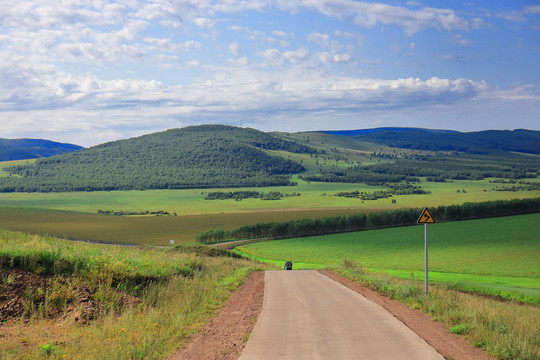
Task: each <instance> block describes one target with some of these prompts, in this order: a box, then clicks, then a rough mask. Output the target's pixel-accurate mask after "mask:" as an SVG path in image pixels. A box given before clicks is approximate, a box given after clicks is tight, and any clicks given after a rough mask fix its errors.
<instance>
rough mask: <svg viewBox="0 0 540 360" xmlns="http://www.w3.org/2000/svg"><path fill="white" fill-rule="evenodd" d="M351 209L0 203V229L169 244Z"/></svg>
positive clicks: (337, 213)
mask: <svg viewBox="0 0 540 360" xmlns="http://www.w3.org/2000/svg"><path fill="white" fill-rule="evenodd" d="M354 212H355V211H353V210H348V209H336V210H332V209H331V210H324V209H320V210H317V209H315V210H299V211H285V212H261V211H259V212H251V213H241V214H239V213H223V214H222V213H220V214H200V215H185V216H108V215H97V214H86V213H77V212H68V211H57V210H41V209H17V208H15V209H13V208H2V207H0V229H6V230H14V231H23V232H28V233H31V234H43V235H50V236H55V237H60V238H67V239H81V240H92V241H103V242H115V243H116V242H117V243H129V244H145V245H169V241H170V240H175V244H186V243H193V242H195V236H196V235H197V234H199V233H200V232H201V231H205V230H208V229H211V228H223V229H226V230H232V229H234V228H236V227H239V226H242V225H244V224H251V223H258V222H265V221H287V220H291V219H304V218H320V217H327V216H337V215H350V214H352V213H354Z"/></svg>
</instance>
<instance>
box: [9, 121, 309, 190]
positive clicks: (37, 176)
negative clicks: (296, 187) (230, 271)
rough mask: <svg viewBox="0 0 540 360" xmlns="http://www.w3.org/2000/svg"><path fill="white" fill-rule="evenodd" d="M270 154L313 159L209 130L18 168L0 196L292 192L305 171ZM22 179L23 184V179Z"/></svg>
mask: <svg viewBox="0 0 540 360" xmlns="http://www.w3.org/2000/svg"><path fill="white" fill-rule="evenodd" d="M266 150H282V151H287V152H293V153H313V152H315V150H313V149H312V148H310V147H308V146H306V145H301V144H298V143H295V142H292V141H287V140H283V139H280V138H277V137H275V136H273V135H270V134H267V133H264V132H261V131H257V130H253V129H243V128H237V127H232V126H223V125H202V126H192V127H186V128H182V129H172V130H167V131H164V132H159V133H154V134H150V135H144V136H141V137H137V138H132V139H127V140H120V141H114V142H110V143H106V144H102V145H98V146H95V147H91V148H88V149H85V150H81V151H78V152H75V153H69V154H64V155H59V156H54V157H51V158H46V159H39V160H37V161H36V162H35V164H31V165H24V166H14V167H11V168H9V169H7V171H10V172H11V174H12V176H10V177H7V178H2V180H1V181H0V191H3V192H6V191H94V190H129V189H141V190H142V189H186V188H207V187H239V186H270V185H289V184H290V181H289V179H290V174H292V173H298V172H301V171H303V170H304V168H303V166H302V165H300V164H298V163H295V162H292V161H290V160H286V159H284V158H282V157H277V156H272V155H271V154H270V153H269V152H268V151H266ZM18 177H20V178H18Z"/></svg>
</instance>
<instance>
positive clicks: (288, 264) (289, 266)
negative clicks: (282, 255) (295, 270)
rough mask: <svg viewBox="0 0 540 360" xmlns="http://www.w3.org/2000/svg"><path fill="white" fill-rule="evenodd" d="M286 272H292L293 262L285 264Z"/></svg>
mask: <svg viewBox="0 0 540 360" xmlns="http://www.w3.org/2000/svg"><path fill="white" fill-rule="evenodd" d="M283 268H284V269H285V270H292V262H291V261H287V262H286V263H285V266H284V267H283Z"/></svg>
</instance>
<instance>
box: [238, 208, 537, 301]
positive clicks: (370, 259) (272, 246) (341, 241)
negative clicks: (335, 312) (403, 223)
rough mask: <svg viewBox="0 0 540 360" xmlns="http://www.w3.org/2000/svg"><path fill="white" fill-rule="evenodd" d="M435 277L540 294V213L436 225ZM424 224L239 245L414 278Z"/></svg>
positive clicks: (277, 256) (313, 263)
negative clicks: (345, 261) (351, 264)
mask: <svg viewBox="0 0 540 360" xmlns="http://www.w3.org/2000/svg"><path fill="white" fill-rule="evenodd" d="M428 233H429V270H430V280H431V281H439V282H446V283H459V284H463V285H467V286H480V287H481V286H498V287H500V289H501V290H509V291H510V290H512V291H518V292H521V293H524V294H528V295H533V296H536V297H538V298H540V263H539V262H538V259H539V258H540V237H539V236H538V234H540V214H530V215H520V216H509V217H503V218H491V219H483V220H469V221H461V222H450V223H440V224H432V225H429V226H428ZM423 236H424V227H423V226H411V227H404V228H392V229H384V230H371V231H364V232H356V233H345V234H337V235H325V236H315V237H308V238H296V239H287V240H275V241H267V242H261V243H253V244H249V245H244V246H240V247H239V248H238V250H240V251H241V252H242V253H245V254H249V255H251V256H253V257H256V258H258V259H268V260H273V261H275V262H283V261H286V260H289V261H292V262H293V263H295V264H296V265H297V266H295V267H296V268H298V266H300V267H325V266H328V265H339V264H342V263H343V261H344V258H345V257H346V258H347V259H349V260H353V261H355V262H356V263H357V264H359V265H361V266H363V267H365V268H371V269H375V270H382V271H385V272H390V273H392V274H394V275H398V276H400V277H404V278H409V277H410V276H411V273H413V275H414V276H415V277H417V278H423V274H424V272H423V271H424V238H423Z"/></svg>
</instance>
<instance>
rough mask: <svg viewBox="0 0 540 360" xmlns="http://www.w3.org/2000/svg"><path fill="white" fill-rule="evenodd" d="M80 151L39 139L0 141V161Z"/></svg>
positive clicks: (76, 146) (62, 144) (72, 147)
mask: <svg viewBox="0 0 540 360" xmlns="http://www.w3.org/2000/svg"><path fill="white" fill-rule="evenodd" d="M80 149H82V146H78V145H72V144H64V143H59V142H55V141H49V140H41V139H0V161H12V160H26V159H37V158H42V157H49V156H53V155H59V154H64V153H67V152H72V151H76V150H80Z"/></svg>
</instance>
